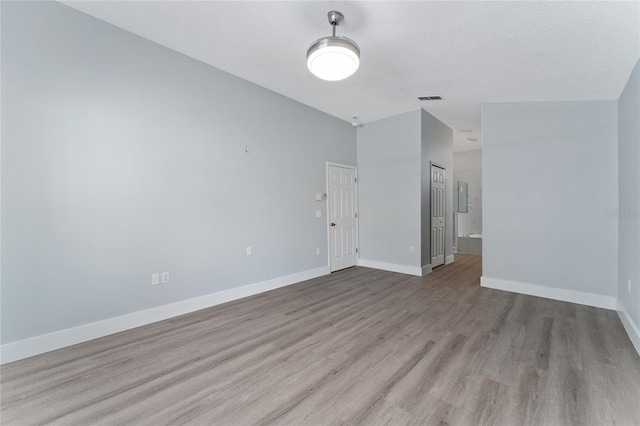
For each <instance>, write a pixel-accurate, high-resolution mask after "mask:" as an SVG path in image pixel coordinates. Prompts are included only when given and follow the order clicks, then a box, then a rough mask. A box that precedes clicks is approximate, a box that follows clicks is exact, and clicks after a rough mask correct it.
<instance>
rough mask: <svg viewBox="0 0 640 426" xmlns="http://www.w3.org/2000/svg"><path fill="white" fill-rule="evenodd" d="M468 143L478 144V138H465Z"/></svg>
mask: <svg viewBox="0 0 640 426" xmlns="http://www.w3.org/2000/svg"><path fill="white" fill-rule="evenodd" d="M467 140H468V141H469V142H478V138H467Z"/></svg>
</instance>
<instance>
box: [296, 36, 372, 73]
mask: <svg viewBox="0 0 640 426" xmlns="http://www.w3.org/2000/svg"><path fill="white" fill-rule="evenodd" d="M359 66H360V48H359V47H358V45H357V44H356V43H355V42H354V41H353V40H351V39H348V38H346V37H324V38H321V39H319V40H316V41H315V42H314V43H313V44H312V45H311V47H309V50H307V68H309V71H311V72H312V73H313V75H315V76H316V77H318V78H321V79H322V80H328V81H338V80H343V79H345V78H347V77H349V76H350V75H351V74H353V73H354V72H356V70H357V69H358V67H359Z"/></svg>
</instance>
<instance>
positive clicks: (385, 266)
mask: <svg viewBox="0 0 640 426" xmlns="http://www.w3.org/2000/svg"><path fill="white" fill-rule="evenodd" d="M358 265H359V266H364V267H365V268H373V269H382V270H383V271H391V272H398V273H400V274H409V275H416V276H418V277H421V276H422V268H420V267H418V266H408V265H398V264H396V263H387V262H378V261H377V260H367V259H358Z"/></svg>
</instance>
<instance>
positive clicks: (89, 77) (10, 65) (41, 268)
mask: <svg viewBox="0 0 640 426" xmlns="http://www.w3.org/2000/svg"><path fill="white" fill-rule="evenodd" d="M2 56H3V57H2V59H3V69H2V89H3V93H2V123H3V126H2V277H1V278H2V287H1V292H2V301H1V303H2V305H1V309H2V316H1V320H2V329H1V332H2V333H1V334H2V343H8V342H12V341H16V340H20V339H24V338H28V337H31V336H36V335H39V334H43V333H47V332H52V331H55V330H60V329H65V328H68V327H73V326H77V325H80V324H85V323H89V322H92V321H97V320H101V319H105V318H109V317H113V316H117V315H122V314H126V313H130V312H134V311H138V310H142V309H146V308H151V307H154V306H158V305H163V304H167V303H171V302H175V301H179V300H184V299H188V298H192V297H195V296H200V295H204V294H209V293H213V292H217V291H220V290H224V289H228V288H232V287H237V286H242V285H245V284H250V283H254V282H257V281H261V280H266V279H270V278H274V277H279V276H284V275H288V274H292V273H295V272H299V271H304V270H308V269H312V268H317V267H321V266H323V265H326V264H327V253H326V249H327V241H326V225H325V219H324V218H322V219H317V218H316V217H315V211H316V209H323V210H324V208H325V204H324V202H317V201H315V193H317V192H324V190H325V161H335V162H340V163H347V164H355V163H356V135H355V130H354V129H353V128H352V127H351V126H350V125H349V123H347V122H343V121H341V120H338V119H335V118H333V117H330V116H328V115H325V114H323V113H320V112H318V111H316V110H313V109H311V108H309V107H306V106H304V105H302V104H299V103H297V102H294V101H292V100H290V99H287V98H285V97H283V96H280V95H277V94H275V93H273V92H270V91H268V90H266V89H264V88H261V87H258V86H256V85H253V84H251V83H248V82H246V81H243V80H241V79H238V78H236V77H233V76H230V75H228V74H226V73H224V72H222V71H219V70H217V69H214V68H212V67H209V66H207V65H205V64H202V63H200V62H197V61H195V60H192V59H189V58H187V57H185V56H183V55H181V54H178V53H176V52H174V51H171V50H169V49H166V48H164V47H161V46H159V45H156V44H154V43H151V42H149V41H147V40H144V39H142V38H140V37H137V36H135V35H132V34H130V33H127V32H125V31H122V30H120V29H118V28H116V27H113V26H111V25H108V24H106V23H103V22H101V21H98V20H96V19H94V18H91V17H88V16H86V15H83V14H81V13H79V12H77V11H74V10H72V9H70V8H68V7H66V6H63V5H61V4H57V3H40V2H38V3H35V2H22V3H20V2H15V3H14V2H2ZM245 145H246V146H248V148H249V150H250V152H249V154H245V153H244V146H245ZM417 173H419V171H418V172H417ZM416 181H418V179H416ZM377 195H378V194H377ZM416 202H418V201H416ZM247 245H251V246H253V255H252V256H245V246H247ZM316 247H320V248H321V250H322V253H321V255H319V256H317V255H316ZM162 271H169V272H170V273H171V283H170V284H169V285H164V286H153V287H152V286H151V285H150V275H151V273H153V272H162Z"/></svg>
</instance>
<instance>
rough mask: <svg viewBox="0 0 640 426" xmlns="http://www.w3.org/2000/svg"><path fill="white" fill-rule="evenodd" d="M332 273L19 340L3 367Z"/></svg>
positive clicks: (2, 359)
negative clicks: (9, 363) (10, 363)
mask: <svg viewBox="0 0 640 426" xmlns="http://www.w3.org/2000/svg"><path fill="white" fill-rule="evenodd" d="M330 273H331V271H330V269H329V266H323V267H321V268H316V269H310V270H307V271H303V272H298V273H295V274H291V275H287V276H284V277H278V278H273V279H270V280H266V281H261V282H257V283H254V284H249V285H245V286H242V287H236V288H231V289H228V290H223V291H220V292H217V293H212V294H207V295H205V296H200V297H195V298H193V299H187V300H182V301H180V302H176V303H171V304H168V305H162V306H158V307H156V308H151V309H146V310H143V311H138V312H133V313H131V314H127V315H122V316H118V317H114V318H109V319H106V320H102V321H96V322H92V323H89V324H84V325H80V326H78V327H73V328H67V329H64V330H60V331H55V332H53V333H48V334H43V335H40V336H35V337H31V338H29V339H24V340H19V341H17V342H12V343H6V344H4V345H2V346H0V364H6V363H8V362H12V361H17V360H20V359H23V358H28V357H31V356H34V355H38V354H41V353H45V352H49V351H53V350H56V349H60V348H64V347H66V346H71V345H75V344H77V343H82V342H86V341H88V340H92V339H97V338H99V337H104V336H107V335H109V334H114V333H119V332H121V331H125V330H129V329H132V328H135V327H140V326H142V325H147V324H151V323H153V322H157V321H162V320H165V319H168V318H172V317H175V316H178V315H184V314H188V313H190V312H194V311H198V310H200V309H205V308H209V307H211V306H215V305H219V304H221V303H226V302H230V301H232V300H237V299H242V298H243V297H248V296H253V295H254V294H258V293H263V292H265V291H269V290H274V289H276V288H280V287H285V286H288V285H291V284H295V283H298V282H301V281H306V280H310V279H312V278H316V277H320V276H323V275H328V274H330Z"/></svg>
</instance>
